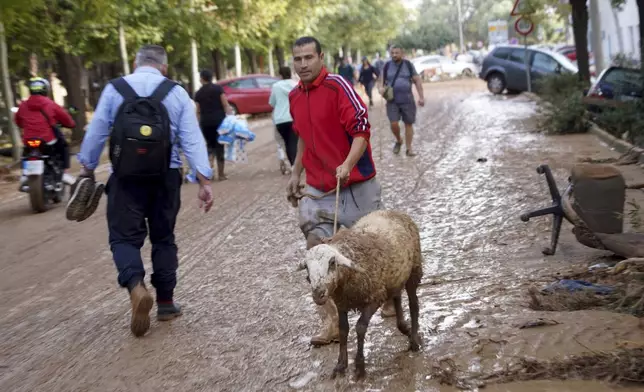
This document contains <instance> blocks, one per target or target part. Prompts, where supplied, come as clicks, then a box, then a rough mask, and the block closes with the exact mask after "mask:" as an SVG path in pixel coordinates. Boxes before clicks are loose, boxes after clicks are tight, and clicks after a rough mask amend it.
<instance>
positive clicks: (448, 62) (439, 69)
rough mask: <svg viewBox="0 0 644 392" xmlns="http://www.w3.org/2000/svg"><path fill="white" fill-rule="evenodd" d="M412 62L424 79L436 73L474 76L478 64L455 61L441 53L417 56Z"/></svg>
mask: <svg viewBox="0 0 644 392" xmlns="http://www.w3.org/2000/svg"><path fill="white" fill-rule="evenodd" d="M411 62H412V64H414V67H415V68H416V71H417V72H418V74H419V75H420V76H421V77H422V78H423V79H428V78H430V77H432V76H433V75H435V74H448V75H450V76H458V75H463V76H474V75H476V70H477V66H476V64H474V63H471V62H462V61H455V60H452V59H450V58H449V57H447V56H440V55H429V56H422V57H417V58H415V59H413V60H411Z"/></svg>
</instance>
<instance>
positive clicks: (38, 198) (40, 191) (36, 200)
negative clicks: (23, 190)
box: [27, 176, 46, 213]
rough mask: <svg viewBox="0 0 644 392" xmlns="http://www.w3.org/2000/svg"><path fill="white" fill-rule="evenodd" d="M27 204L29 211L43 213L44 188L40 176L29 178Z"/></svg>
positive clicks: (44, 208)
mask: <svg viewBox="0 0 644 392" xmlns="http://www.w3.org/2000/svg"><path fill="white" fill-rule="evenodd" d="M27 183H28V184H29V202H30V203H31V209H32V210H34V212H36V213H41V212H45V210H46V205H45V204H46V203H45V188H44V186H43V178H42V176H29V179H28V180H27Z"/></svg>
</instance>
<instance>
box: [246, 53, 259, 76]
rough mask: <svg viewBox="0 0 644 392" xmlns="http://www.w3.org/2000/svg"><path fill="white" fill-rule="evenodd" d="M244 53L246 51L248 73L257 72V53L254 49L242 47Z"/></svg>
mask: <svg viewBox="0 0 644 392" xmlns="http://www.w3.org/2000/svg"><path fill="white" fill-rule="evenodd" d="M244 53H246V57H247V58H248V65H249V66H250V73H252V74H256V73H257V54H256V53H255V51H254V50H252V49H246V48H244Z"/></svg>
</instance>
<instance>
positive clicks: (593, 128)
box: [522, 91, 644, 164]
mask: <svg viewBox="0 0 644 392" xmlns="http://www.w3.org/2000/svg"><path fill="white" fill-rule="evenodd" d="M522 94H523V95H524V96H525V97H526V98H528V99H530V100H532V101H534V102H541V98H539V96H538V95H536V94H535V93H529V92H527V91H526V92H523V93H522ZM589 122H590V128H589V129H588V133H590V134H593V135H595V136H596V137H597V138H598V139H599V140H601V141H602V142H604V143H606V144H608V147H610V148H612V149H614V150H615V151H617V152H619V153H620V154H627V153H632V154H636V155H637V161H638V163H642V164H644V149H642V148H640V147H636V146H634V145H632V144H631V143H629V142H627V141H625V140H622V139H619V138H617V137H615V136H613V135H611V134H610V133H608V132H606V131H604V130H603V129H602V128H600V127H599V125H597V124H595V123H594V122H592V121H589Z"/></svg>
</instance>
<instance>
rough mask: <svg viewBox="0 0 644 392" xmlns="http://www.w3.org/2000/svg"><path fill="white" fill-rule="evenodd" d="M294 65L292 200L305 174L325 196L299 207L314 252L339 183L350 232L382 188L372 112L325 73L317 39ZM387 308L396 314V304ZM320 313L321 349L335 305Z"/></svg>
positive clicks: (342, 218) (330, 221) (334, 334)
mask: <svg viewBox="0 0 644 392" xmlns="http://www.w3.org/2000/svg"><path fill="white" fill-rule="evenodd" d="M293 64H294V68H295V72H297V74H298V75H299V76H300V82H299V83H298V85H297V87H296V88H295V89H294V90H293V91H292V92H291V94H290V97H289V98H290V105H291V114H292V116H293V129H294V130H295V132H296V133H297V134H298V136H299V139H298V144H297V155H296V157H295V164H294V166H293V172H292V174H291V178H290V180H289V183H288V186H287V196H288V197H293V196H295V195H296V194H298V193H299V183H300V176H301V174H302V171H303V170H306V189H305V192H306V193H308V194H311V195H314V196H321V197H320V198H319V199H318V198H316V199H311V198H303V199H302V200H301V201H300V203H299V225H300V229H301V231H302V233H303V234H304V237H305V238H306V247H307V249H310V248H312V247H313V246H315V245H318V244H320V243H321V242H322V239H323V238H326V237H331V236H332V235H333V232H334V226H333V225H334V216H335V207H336V192H333V190H334V189H336V184H337V182H338V180H339V181H340V182H341V190H340V192H339V196H338V197H339V211H338V216H337V218H338V224H339V225H343V226H345V227H351V226H353V224H354V223H355V222H356V221H357V220H358V219H360V218H361V217H363V216H364V215H366V214H368V213H369V212H372V211H374V210H377V209H380V208H381V186H380V183H379V182H378V180H377V179H376V167H375V164H374V161H373V158H372V156H371V144H370V142H369V138H370V134H371V131H370V124H369V118H368V114H367V108H366V107H365V104H364V103H363V102H362V100H361V99H360V97H359V96H358V94H357V93H356V92H355V90H354V89H353V87H352V86H351V85H350V84H349V83H348V82H347V81H346V80H345V79H344V78H343V77H341V76H339V75H334V74H330V73H329V72H328V71H327V70H326V68H325V67H324V65H323V64H324V53H322V48H321V45H320V43H319V41H318V40H317V39H315V38H314V37H302V38H299V39H298V40H297V41H295V43H294V45H293ZM328 193H332V194H328ZM325 194H327V195H326V196H324V195H325ZM387 306H390V307H391V309H393V303H388V304H387ZM318 309H319V312H320V316H321V318H322V322H323V325H322V328H321V330H320V332H319V333H318V334H317V335H316V336H313V337H312V338H311V344H313V345H315V346H320V345H325V344H329V343H331V342H333V341H337V340H338V338H339V329H338V311H337V308H336V306H335V304H334V303H333V301H331V300H329V301H327V303H326V304H325V305H322V306H320V307H319V308H318ZM391 312H392V311H391V310H390V311H389V314H391Z"/></svg>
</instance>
